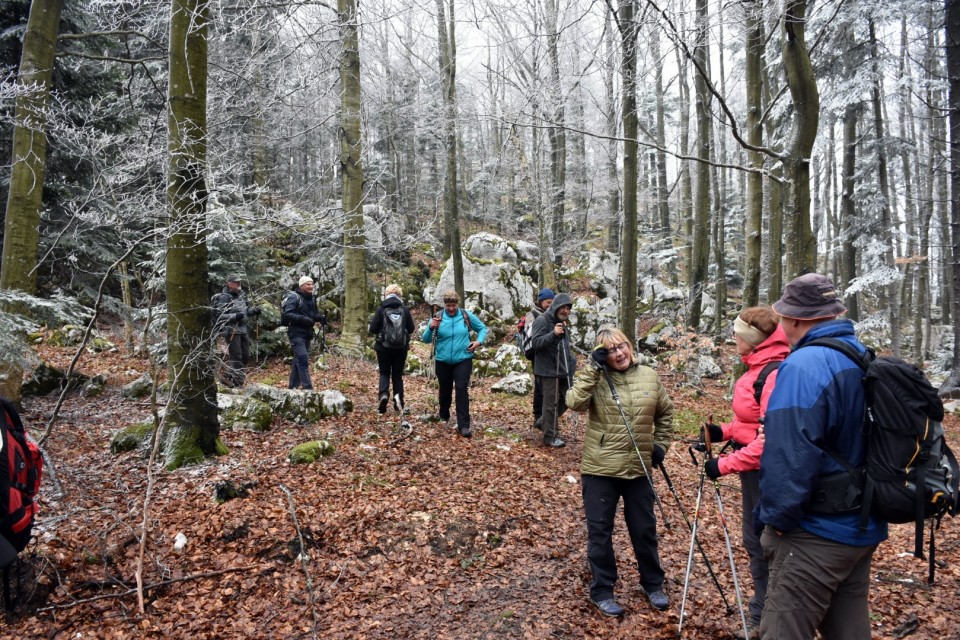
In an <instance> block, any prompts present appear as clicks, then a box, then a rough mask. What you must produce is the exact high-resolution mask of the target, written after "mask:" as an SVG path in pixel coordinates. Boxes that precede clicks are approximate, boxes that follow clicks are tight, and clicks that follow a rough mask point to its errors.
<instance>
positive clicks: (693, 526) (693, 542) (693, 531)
mask: <svg viewBox="0 0 960 640" xmlns="http://www.w3.org/2000/svg"><path fill="white" fill-rule="evenodd" d="M602 371H603V377H604V378H605V379H606V381H607V385H608V386H609V387H610V393H611V394H612V395H613V400H614V402H615V403H616V405H617V409H618V410H619V411H620V418H621V419H622V420H623V426H624V428H626V430H627V435H629V436H630V442H631V443H632V444H633V449H634V451H636V453H637V458H639V460H640V467H641V468H642V469H643V474H644V475H645V476H646V477H647V480H648V481H649V482H650V489H651V490H652V491H653V499H654V502H655V503H656V505H657V507H658V508H659V509H660V515H661V518H662V520H663V526H664V527H666V528H667V529H670V528H671V527H670V521H669V520H668V519H667V514H666V512H665V511H664V508H663V503H662V502H661V501H660V496H659V495H658V494H657V489H656V487H655V486H654V484H653V475H652V474H651V470H650V469H647V464H646V462H644V460H643V456H642V455H641V454H640V447H639V446H638V445H637V439H636V438H635V437H634V435H633V429H631V428H630V422H629V421H628V420H627V415H626V413H624V411H623V405H622V404H621V403H620V394H619V393H618V392H617V388H616V386H614V384H613V380H612V379H611V378H610V374H609V373H608V372H607V370H606V368H604V369H602ZM704 444H705V445H706V447H705V456H706V458H705V460H703V461H700V460H697V456H696V453H695V451H696V447H695V446H690V448H689V452H690V458H691V459H692V460H693V464H694V466H699V467H700V479H699V482H698V486H697V504H696V507H695V509H694V512H693V522H692V523H691V522H690V518H689V517H688V515H687V512H686V509H684V508H683V502H682V501H681V500H680V495H679V494H678V493H677V489H676V487H675V486H674V484H673V481H672V480H671V479H670V475H669V474H668V473H667V468H666V466H665V465H664V464H663V463H660V464H659V465H657V466H658V467H659V469H660V471H661V473H662V474H663V479H664V481H665V482H666V483H667V487H668V488H669V489H670V493H672V494H673V497H674V499H675V500H676V501H677V507H678V508H679V509H680V515H681V516H682V517H683V521H684V523H686V525H687V529H688V530H689V531H690V550H689V552H688V553H687V568H686V571H685V573H684V578H683V598H682V600H681V603H680V624H679V626H678V627H677V638H681V637H682V635H683V618H684V613H685V611H686V604H687V592H688V589H689V586H690V574H691V571H692V569H693V550H694V547H696V549H698V550H699V551H700V555H701V556H702V557H703V563H704V565H705V566H706V567H707V571H708V572H709V573H710V577H711V578H712V579H713V583H714V584H715V585H716V586H717V591H719V592H720V598H721V599H722V600H723V604H724V605H725V606H726V611H727V613H729V612H730V609H731V607H730V603H729V602H728V601H727V595H726V593H725V592H724V591H723V587H722V586H721V585H720V580H719V579H718V578H717V574H716V572H714V570H713V566H712V565H711V564H710V559H709V558H708V557H707V553H706V551H704V549H703V546H702V545H701V544H700V540H698V539H697V525H698V524H699V519H700V507H701V501H702V498H703V483H704V479H705V477H706V466H705V464H704V463H705V461H706V460H709V459H710V458H711V457H712V445H711V442H710V433H709V430H707V429H704ZM713 485H714V488H715V489H716V492H717V507H718V509H719V513H720V523H721V525H722V526H723V537H724V540H725V542H726V547H727V557H728V559H729V560H730V571H731V573H732V574H733V588H734V591H735V592H736V597H737V607H738V608H739V610H740V623H741V624H742V625H743V635H744V638H746V639H747V640H750V633H749V630H748V629H747V618H746V614H745V612H744V607H743V596H742V593H741V590H740V581H739V579H738V577H737V567H736V563H735V562H734V558H733V547H732V546H731V544H730V529H729V527H727V519H726V516H725V515H724V511H723V497H722V496H721V495H720V485H719V484H718V483H717V482H716V481H714V483H713Z"/></svg>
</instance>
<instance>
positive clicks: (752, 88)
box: [743, 0, 764, 307]
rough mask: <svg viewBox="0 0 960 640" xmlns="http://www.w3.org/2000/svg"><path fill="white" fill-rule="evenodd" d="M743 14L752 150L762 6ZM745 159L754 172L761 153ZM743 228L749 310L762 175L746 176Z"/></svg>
mask: <svg viewBox="0 0 960 640" xmlns="http://www.w3.org/2000/svg"><path fill="white" fill-rule="evenodd" d="M745 10H746V14H747V24H746V51H745V63H746V70H745V72H746V73H745V75H746V77H745V82H746V90H747V142H749V143H750V144H751V145H753V146H754V147H759V146H760V145H761V144H763V126H762V124H761V122H760V116H761V114H762V113H763V104H762V91H763V75H762V74H761V69H762V65H763V46H764V37H763V15H762V10H763V4H762V3H761V2H760V0H750V1H749V2H747V3H746V5H745ZM747 160H748V162H749V163H750V167H751V168H752V169H755V170H760V169H762V168H763V160H764V158H763V154H761V153H759V152H756V151H747ZM746 181H747V202H746V220H745V222H746V229H745V230H744V237H745V243H744V267H743V306H745V307H752V306H756V305H757V304H759V302H760V258H761V250H762V247H763V237H762V229H761V225H762V224H763V176H762V175H760V174H759V173H756V172H751V173H748V174H747V175H746Z"/></svg>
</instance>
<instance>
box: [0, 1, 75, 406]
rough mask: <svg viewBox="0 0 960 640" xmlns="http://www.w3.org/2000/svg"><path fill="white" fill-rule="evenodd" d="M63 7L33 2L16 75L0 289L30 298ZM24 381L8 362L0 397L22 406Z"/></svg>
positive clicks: (1, 371)
mask: <svg viewBox="0 0 960 640" xmlns="http://www.w3.org/2000/svg"><path fill="white" fill-rule="evenodd" d="M62 4H63V2H62V0H33V2H32V3H31V4H30V17H29V18H28V20H27V30H26V32H25V33H24V34H23V50H22V51H21V54H20V70H19V72H18V74H17V88H18V95H17V100H16V107H15V112H14V114H15V123H14V128H13V145H12V153H11V163H12V166H11V167H10V189H9V191H8V192H7V208H6V212H5V219H4V227H3V258H2V267H0V289H3V290H5V291H10V290H15V291H21V292H23V293H27V294H30V295H33V294H35V293H36V292H37V270H36V266H37V250H38V248H39V233H40V207H41V205H42V204H43V181H44V177H45V173H46V166H47V106H48V105H49V104H50V85H51V83H52V81H53V61H54V58H55V57H56V53H57V33H58V28H59V26H60V9H61V6H62ZM6 310H7V311H9V312H11V313H22V312H23V311H24V309H23V308H22V307H20V306H19V305H7V307H6ZM22 382H23V371H22V369H21V367H20V366H18V365H16V364H13V363H9V362H5V363H4V364H3V365H2V366H0V395H2V396H4V397H5V398H7V399H9V400H11V401H12V402H17V403H19V402H20V386H21V383H22Z"/></svg>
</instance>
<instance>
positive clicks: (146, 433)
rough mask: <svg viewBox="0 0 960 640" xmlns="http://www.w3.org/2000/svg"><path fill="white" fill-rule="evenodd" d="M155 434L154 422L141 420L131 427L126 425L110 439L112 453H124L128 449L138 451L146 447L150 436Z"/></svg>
mask: <svg viewBox="0 0 960 640" xmlns="http://www.w3.org/2000/svg"><path fill="white" fill-rule="evenodd" d="M152 435H153V422H152V421H150V422H139V423H137V424H132V425H130V426H129V427H124V428H123V429H120V430H119V431H117V432H116V433H114V434H113V437H112V438H111V439H110V453H114V454H116V453H124V452H126V451H137V450H139V449H146V447H147V445H148V444H149V443H150V437H151V436H152Z"/></svg>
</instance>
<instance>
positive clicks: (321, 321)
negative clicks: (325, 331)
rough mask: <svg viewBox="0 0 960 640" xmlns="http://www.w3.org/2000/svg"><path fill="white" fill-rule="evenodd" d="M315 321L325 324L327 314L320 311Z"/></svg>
mask: <svg viewBox="0 0 960 640" xmlns="http://www.w3.org/2000/svg"><path fill="white" fill-rule="evenodd" d="M317 322H319V323H320V324H327V314H325V313H321V314H320V315H319V316H317Z"/></svg>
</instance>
